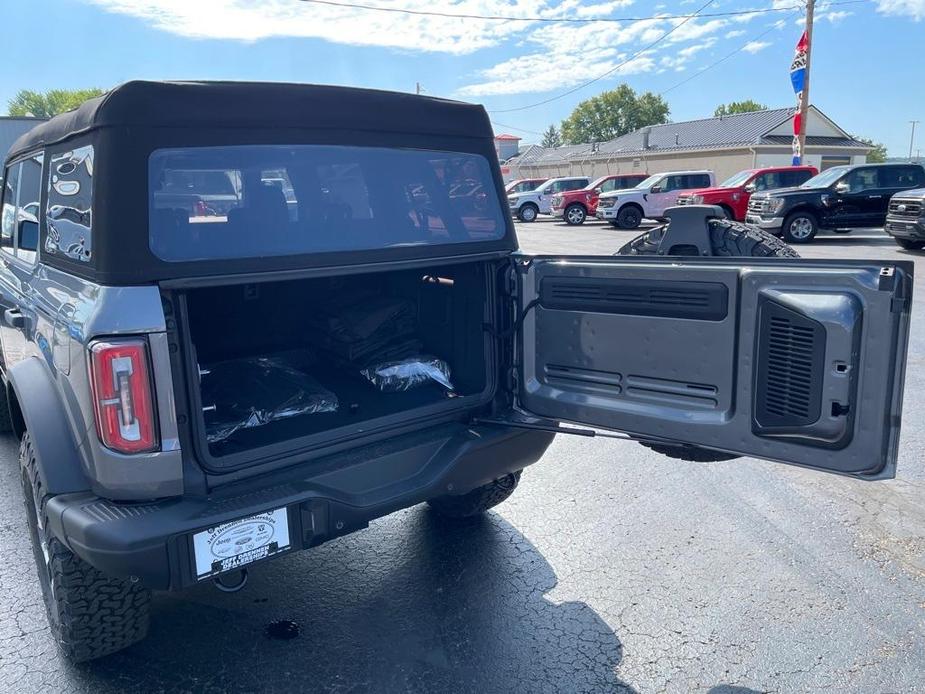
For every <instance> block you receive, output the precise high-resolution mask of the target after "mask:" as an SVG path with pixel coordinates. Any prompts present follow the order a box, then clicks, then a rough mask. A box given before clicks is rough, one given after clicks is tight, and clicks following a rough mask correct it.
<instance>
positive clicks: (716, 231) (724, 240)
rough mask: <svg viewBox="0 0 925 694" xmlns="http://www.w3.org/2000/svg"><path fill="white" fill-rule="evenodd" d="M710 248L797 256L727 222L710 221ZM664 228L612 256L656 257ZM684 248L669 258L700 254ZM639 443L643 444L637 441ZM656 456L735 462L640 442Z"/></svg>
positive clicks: (728, 253) (759, 232) (760, 233)
mask: <svg viewBox="0 0 925 694" xmlns="http://www.w3.org/2000/svg"><path fill="white" fill-rule="evenodd" d="M709 225H710V246H711V247H712V250H713V255H714V256H721V257H727V258H728V257H746V258H768V257H774V256H776V257H779V258H799V257H800V254H799V253H797V252H796V251H795V250H793V249H792V248H791V247H790V246H788V245H787V244H786V243H785V242H784V241H781V240H780V239H779V238H777V237H776V236H774V235H773V234H770V233H768V232H767V231H765V230H764V229H759V228H758V227H753V226H749V225H747V224H741V223H739V222H733V221H731V220H728V219H711V220H710V221H709ZM667 228H668V227H667V225H665V226H660V227H655V228H654V229H650V230H649V231H647V232H645V233H644V234H640V235H639V236H637V237H636V238H634V239H633V240H632V241H630V242H629V243H627V244H626V245H625V246H623V247H622V248H621V249H620V250H619V251H617V252H616V253H615V254H614V255H658V244H659V243H660V242H661V240H662V236H663V235H664V233H665V229H667ZM683 250H684V249H680V248H677V247H673V248H672V251H673V253H672V255H676V256H685V255H699V253H698V252H697V249H696V248H694V247H693V246H691V247H690V248H689V251H690V252H683ZM640 443H642V442H641V441H640ZM642 445H643V446H645V447H646V448H651V449H652V450H653V451H655V452H656V453H662V454H663V455H666V456H668V457H669V458H676V459H678V460H689V461H694V462H703V463H709V462H717V461H720V460H734V459H735V458H738V457H739V456H737V455H732V454H730V453H723V452H721V451H714V450H711V449H709V448H700V447H698V446H690V445H680V446H671V445H662V444H657V443H642Z"/></svg>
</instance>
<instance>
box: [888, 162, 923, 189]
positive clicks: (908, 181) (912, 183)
mask: <svg viewBox="0 0 925 694" xmlns="http://www.w3.org/2000/svg"><path fill="white" fill-rule="evenodd" d="M921 185H925V173H923V171H922V169H921V168H920V167H918V166H889V167H884V168H882V169H880V187H881V188H898V189H908V188H915V187H917V186H921Z"/></svg>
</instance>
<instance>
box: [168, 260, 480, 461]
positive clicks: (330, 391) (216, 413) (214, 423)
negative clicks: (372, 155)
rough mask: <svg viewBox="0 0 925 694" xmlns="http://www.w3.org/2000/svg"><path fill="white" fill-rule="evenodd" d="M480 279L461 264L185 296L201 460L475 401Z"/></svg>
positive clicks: (473, 266) (351, 432) (476, 267)
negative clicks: (202, 440)
mask: <svg viewBox="0 0 925 694" xmlns="http://www.w3.org/2000/svg"><path fill="white" fill-rule="evenodd" d="M488 274H489V273H488V266H487V265H486V264H482V263H469V264H457V265H449V266H440V267H434V268H427V269H425V270H402V271H395V272H382V273H370V274H357V275H345V276H336V277H323V278H312V279H302V280H291V281H282V282H262V283H255V284H244V285H241V284H238V285H227V286H218V287H207V288H199V289H191V290H187V291H186V293H185V304H186V308H185V314H186V324H187V329H188V337H189V341H190V346H191V349H190V353H191V359H190V360H189V362H190V365H189V368H190V371H191V373H190V374H189V378H190V381H191V383H193V384H195V385H194V389H195V391H196V394H197V395H198V399H199V400H200V403H199V404H200V405H201V407H202V418H201V420H200V421H199V422H198V425H199V429H200V435H201V437H202V438H205V439H206V444H207V446H208V452H209V454H210V456H212V457H213V458H215V459H216V460H218V461H219V464H221V459H222V458H227V457H228V456H232V455H234V454H242V453H243V454H246V453H247V452H248V451H254V450H255V449H259V448H262V447H266V446H273V445H274V444H285V443H286V442H290V443H293V444H295V443H296V442H299V445H300V446H301V445H309V446H310V445H311V444H312V443H313V440H318V441H319V443H321V442H323V441H325V440H328V439H329V437H326V436H325V434H331V436H332V437H338V436H341V435H342V436H356V435H357V434H358V433H362V432H363V431H369V430H372V429H375V428H377V427H380V426H391V425H392V424H394V423H396V422H398V421H404V418H406V417H407V418H418V417H423V418H426V417H430V416H431V415H437V414H442V413H446V412H447V411H453V410H455V409H456V408H457V407H459V408H465V407H466V406H469V405H472V404H474V403H475V402H476V401H479V400H480V396H483V395H485V394H486V390H487V388H488V387H489V384H490V383H491V380H490V379H489V378H488V370H487V367H488V364H489V363H490V358H489V349H490V341H489V337H488V334H487V333H486V332H485V330H484V329H483V324H484V323H485V322H486V321H488V320H490V315H491V306H490V303H489V302H488V294H489V292H488ZM196 385H198V388H196V387H195V386H196ZM311 437H314V439H312V438H311ZM240 457H241V456H235V458H236V459H238V458H240Z"/></svg>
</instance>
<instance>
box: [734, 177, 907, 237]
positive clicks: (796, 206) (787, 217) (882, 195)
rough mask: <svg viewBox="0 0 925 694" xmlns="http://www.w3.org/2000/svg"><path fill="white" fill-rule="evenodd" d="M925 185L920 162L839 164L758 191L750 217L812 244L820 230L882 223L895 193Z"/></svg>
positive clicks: (750, 204) (747, 218) (775, 231)
mask: <svg viewBox="0 0 925 694" xmlns="http://www.w3.org/2000/svg"><path fill="white" fill-rule="evenodd" d="M922 186H925V169H923V168H922V166H921V165H920V164H863V165H860V166H836V167H834V168H831V169H827V170H825V171H823V172H822V173H821V174H819V175H818V176H814V177H813V178H811V179H809V180H808V181H806V183H804V184H803V185H801V186H799V187H798V188H784V189H781V190H775V191H770V192H767V193H756V194H755V195H752V197H751V200H749V202H748V214H747V215H746V216H745V221H746V222H748V223H749V224H754V225H756V226H758V227H761V228H762V229H765V230H767V231H770V232H771V233H773V234H778V235H783V237H784V240H785V241H787V242H789V243H809V242H810V241H812V240H813V238H815V236H816V232H817V231H819V229H831V230H833V231H847V230H850V229H857V228H862V227H882V226H883V225H884V222H885V221H886V214H887V205H888V203H889V201H890V198H891V197H892V196H893V195H894V194H896V193H899V192H902V191H904V190H909V189H911V188H921V187H922Z"/></svg>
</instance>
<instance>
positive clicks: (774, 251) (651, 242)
mask: <svg viewBox="0 0 925 694" xmlns="http://www.w3.org/2000/svg"><path fill="white" fill-rule="evenodd" d="M665 229H667V226H660V227H655V228H654V229H650V230H649V231H647V232H645V233H644V234H640V235H639V236H637V237H636V238H634V239H633V240H632V241H630V242H629V243H627V244H626V245H624V246H623V247H622V248H620V250H619V251H617V252H616V255H658V244H659V243H660V242H661V240H662V235H663V234H664V233H665ZM710 246H711V247H712V249H713V255H715V256H722V257H746V258H768V257H773V256H776V257H779V258H799V257H800V254H799V253H797V252H796V251H795V250H793V249H792V248H791V247H790V246H788V245H787V244H786V243H784V242H783V241H781V240H780V239H779V238H777V237H776V236H774V235H773V234H771V233H769V232H767V231H765V230H764V229H759V228H758V227H753V226H749V225H747V224H742V223H741V222H733V221H731V220H728V219H711V220H710ZM673 255H696V253H674V254H673Z"/></svg>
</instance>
